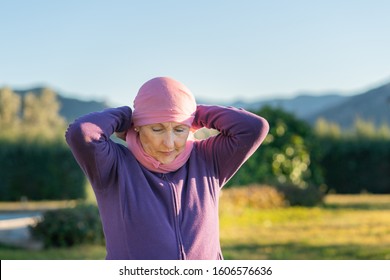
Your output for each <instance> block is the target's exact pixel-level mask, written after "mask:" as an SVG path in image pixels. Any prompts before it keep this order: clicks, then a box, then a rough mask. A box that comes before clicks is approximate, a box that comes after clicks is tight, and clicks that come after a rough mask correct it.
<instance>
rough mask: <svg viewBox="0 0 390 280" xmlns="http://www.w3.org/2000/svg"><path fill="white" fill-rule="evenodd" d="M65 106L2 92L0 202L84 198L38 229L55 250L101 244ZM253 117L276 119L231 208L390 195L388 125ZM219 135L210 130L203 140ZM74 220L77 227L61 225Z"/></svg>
mask: <svg viewBox="0 0 390 280" xmlns="http://www.w3.org/2000/svg"><path fill="white" fill-rule="evenodd" d="M60 106H61V104H60V103H59V101H58V98H57V96H56V94H55V93H54V92H53V91H52V90H50V89H42V90H41V92H40V94H38V95H37V94H32V93H31V94H26V95H24V96H23V97H21V96H19V95H17V94H15V93H14V92H13V91H12V90H11V89H10V88H2V89H0V201H21V200H22V201H25V200H30V201H40V200H77V201H80V203H79V204H78V205H79V206H78V207H76V208H74V209H61V210H56V211H48V212H47V213H45V215H44V219H43V221H41V222H39V223H38V225H37V226H36V227H34V228H32V229H31V230H32V232H33V234H34V236H36V237H40V238H43V239H44V243H45V246H47V247H51V246H73V245H74V244H80V243H85V242H92V243H93V242H101V241H102V232H101V224H100V221H99V217H98V211H97V208H96V205H95V204H94V205H92V206H91V205H88V206H86V205H84V204H83V203H85V201H86V199H87V198H88V196H91V192H90V190H88V188H90V186H89V184H87V181H86V178H85V176H84V174H83V173H82V171H81V169H80V168H79V166H78V165H77V163H76V161H75V159H74V158H73V155H72V153H71V152H70V150H69V148H68V147H67V145H66V143H65V140H64V133H65V130H66V127H67V125H68V123H67V121H66V120H65V119H64V118H63V117H62V116H61V115H60V114H59V110H60ZM253 113H255V114H257V115H259V116H262V117H264V118H265V119H267V120H268V122H269V124H270V132H269V134H268V135H267V137H266V139H265V141H264V143H263V144H262V146H261V147H260V148H259V149H258V150H257V151H256V152H255V153H254V154H253V156H252V157H250V158H249V160H248V161H247V162H246V163H245V164H244V165H243V166H242V168H241V169H240V170H239V171H238V172H237V173H236V174H235V176H234V177H233V178H232V179H231V180H230V182H229V183H228V185H227V186H226V190H229V191H224V192H222V197H223V199H224V201H225V205H235V207H236V206H239V205H242V206H243V208H247V207H250V208H252V209H267V208H284V207H287V206H310V207H311V206H315V205H321V204H322V203H323V200H324V196H325V195H326V194H327V193H342V194H355V193H366V192H368V193H379V194H384V193H390V172H389V170H390V141H389V140H390V128H389V126H388V125H387V124H386V123H384V124H382V125H380V126H375V125H374V124H373V123H371V122H369V121H365V120H363V119H360V118H357V119H356V121H355V124H354V126H353V127H351V128H349V129H345V128H341V127H340V126H338V125H337V124H335V123H331V122H328V121H327V120H325V119H319V120H318V121H317V122H316V124H315V125H314V126H311V125H309V124H308V123H307V122H305V121H303V120H301V119H299V118H297V117H296V116H295V115H293V114H291V113H288V112H286V111H283V110H282V109H280V108H274V107H267V106H265V107H263V108H262V109H260V110H258V111H254V112H253ZM217 134H218V131H215V130H207V129H202V130H200V131H198V132H197V133H196V137H197V138H201V139H204V138H207V137H213V136H215V135H217ZM86 186H88V187H86ZM89 199H90V198H89ZM89 202H90V201H89ZM67 217H73V218H72V222H69V220H67V222H66V223H58V221H59V220H61V219H67ZM61 224H63V225H65V224H66V228H63V227H61ZM91 232H95V234H91Z"/></svg>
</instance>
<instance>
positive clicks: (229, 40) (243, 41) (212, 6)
mask: <svg viewBox="0 0 390 280" xmlns="http://www.w3.org/2000/svg"><path fill="white" fill-rule="evenodd" d="M0 12H1V16H0V38H1V43H0V87H2V86H10V87H12V88H18V89H21V88H27V87H30V86H35V85H47V86H50V87H52V88H54V89H56V90H60V91H63V92H66V93H69V94H71V95H73V96H78V97H80V98H83V99H91V98H94V99H99V100H107V101H109V102H111V103H112V104H115V105H125V104H127V105H132V101H133V99H134V96H135V94H136V92H137V90H138V88H139V87H140V86H141V85H142V84H143V83H144V82H145V81H147V80H148V79H150V78H153V77H156V76H170V77H173V78H175V79H177V80H179V81H181V82H183V83H184V84H185V85H187V87H189V88H190V89H191V90H192V92H193V93H194V94H195V96H196V97H197V98H198V99H205V98H206V99H209V100H215V101H216V102H218V101H222V100H223V101H227V100H235V99H239V98H241V99H246V100H251V99H267V98H271V97H288V96H294V95H295V94H296V93H297V92H300V91H311V92H316V93H321V92H325V91H329V90H337V91H342V92H344V93H345V94H350V93H356V92H359V91H362V90H365V89H368V88H370V87H372V86H376V85H380V84H381V83H384V82H388V81H390V51H389V50H390V16H389V14H390V1H387V0H382V1H380V0H366V1H362V0H354V1H353V0H345V1H343V0H337V1H336V0H324V1H315V0H311V1H309V0H307V1H304V0H295V1H289V0H284V1H283V0H272V1H271V0H267V1H263V0H251V1H249V0H237V1H229V0H224V1H222V0H214V1H213V0H208V1H206V0H198V1H185V0H181V1H179V0H177V1H172V0H164V1H157V0H154V1H151V0H142V1H141V0H139V1H131V0H130V1H119V0H110V1H99V0H95V1H91V0H67V1H65V0H64V1H58V0H57V1H55V0H51V1H42V0H35V1H33V0H31V1H28V0H25V1H22V0H8V1H4V0H0Z"/></svg>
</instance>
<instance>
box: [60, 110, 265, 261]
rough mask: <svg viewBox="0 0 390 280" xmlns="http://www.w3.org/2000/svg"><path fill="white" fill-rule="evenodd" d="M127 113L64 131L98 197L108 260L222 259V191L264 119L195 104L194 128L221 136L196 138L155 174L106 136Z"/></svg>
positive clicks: (97, 116) (99, 116) (124, 125)
mask: <svg viewBox="0 0 390 280" xmlns="http://www.w3.org/2000/svg"><path fill="white" fill-rule="evenodd" d="M131 115H132V111H131V109H130V108H129V107H119V108H113V109H106V110H104V111H102V112H96V113H91V114H88V115H85V116H83V117H81V118H79V119H77V120H76V121H75V122H74V123H72V124H71V125H70V126H69V128H68V130H67V132H66V140H67V143H68V144H69V146H70V148H71V150H72V152H73V154H74V157H75V158H76V160H77V162H78V163H79V165H80V167H81V168H82V170H83V171H84V173H85V174H86V175H87V177H88V179H89V181H90V182H91V185H92V187H93V190H94V192H95V195H96V199H97V203H98V207H99V212H100V216H101V220H102V224H103V230H104V234H105V239H106V249H107V256H106V259H133V260H150V259H152V260H153V259H154V260H157V259H192V260H202V259H208V260H215V259H222V258H223V257H222V253H221V247H220V242H219V219H218V201H219V194H220V190H221V188H222V186H223V185H224V184H225V183H226V182H227V181H228V180H229V179H230V178H231V177H232V176H233V175H234V174H235V172H236V171H237V170H238V169H239V168H240V166H241V165H242V164H243V163H244V162H245V161H246V160H247V159H248V158H249V157H250V156H251V155H252V154H253V152H255V150H256V149H257V148H258V147H259V146H260V144H261V143H262V141H263V140H264V138H265V136H266V135H267V133H268V129H269V127H268V123H267V121H266V120H265V119H263V118H261V117H259V116H257V115H255V114H252V113H249V112H247V111H245V110H242V109H235V108H231V107H228V108H227V107H220V106H205V105H198V107H197V111H196V115H195V119H194V122H193V127H194V128H201V127H207V128H214V129H217V130H219V131H220V134H218V135H217V136H214V137H210V138H208V139H206V140H202V141H196V142H195V144H194V147H193V150H192V152H191V155H190V157H189V159H188V161H187V162H186V163H185V164H184V165H183V166H182V167H181V168H179V169H178V170H177V171H175V172H171V173H166V174H160V173H154V172H151V171H149V170H148V169H146V168H145V167H144V166H142V165H141V164H140V163H139V162H138V161H137V160H136V159H135V157H134V156H133V154H132V153H131V152H130V150H129V149H128V148H127V147H125V146H124V145H122V144H118V143H115V142H113V141H112V140H111V139H110V136H111V135H112V134H113V133H114V132H121V131H126V130H127V129H129V127H130V125H131Z"/></svg>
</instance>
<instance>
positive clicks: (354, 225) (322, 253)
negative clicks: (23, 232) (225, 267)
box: [0, 195, 390, 260]
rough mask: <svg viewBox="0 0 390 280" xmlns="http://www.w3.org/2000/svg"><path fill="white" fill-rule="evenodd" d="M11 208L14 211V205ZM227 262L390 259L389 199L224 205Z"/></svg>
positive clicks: (62, 253)
mask: <svg viewBox="0 0 390 280" xmlns="http://www.w3.org/2000/svg"><path fill="white" fill-rule="evenodd" d="M9 207H11V206H9ZM220 208H221V214H220V225H221V244H222V250H223V254H224V257H225V259H273V260H302V259H314V260H317V259H325V260H327V259H351V260H355V259H366V260H368V259H374V260H383V259H390V195H329V196H328V197H327V198H326V200H325V204H324V206H322V207H314V208H302V207H292V208H277V209H253V208H239V209H238V208H237V207H234V206H233V205H230V204H229V205H228V204H227V203H226V202H225V201H224V200H223V199H222V200H221V205H220ZM104 256H105V249H104V247H102V246H92V245H88V246H78V247H74V248H71V249H49V250H42V251H27V250H21V249H15V248H7V247H4V246H0V259H104Z"/></svg>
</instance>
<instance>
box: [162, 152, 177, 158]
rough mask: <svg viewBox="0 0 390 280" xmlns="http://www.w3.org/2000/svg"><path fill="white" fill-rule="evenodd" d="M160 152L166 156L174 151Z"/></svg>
mask: <svg viewBox="0 0 390 280" xmlns="http://www.w3.org/2000/svg"><path fill="white" fill-rule="evenodd" d="M160 153H161V154H163V155H164V156H166V157H169V156H171V155H173V154H174V153H175V151H169V152H160Z"/></svg>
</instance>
